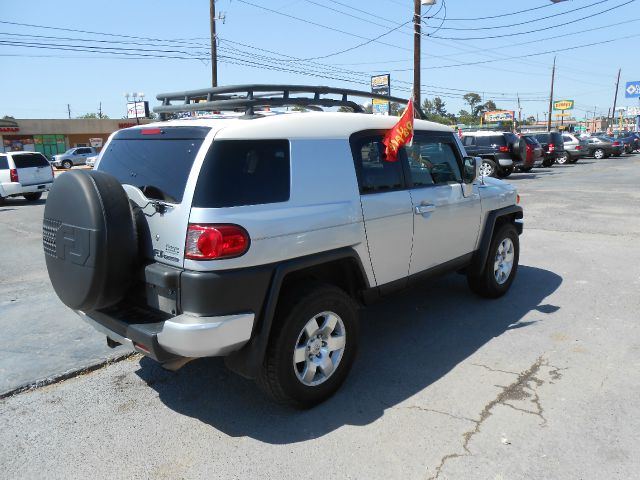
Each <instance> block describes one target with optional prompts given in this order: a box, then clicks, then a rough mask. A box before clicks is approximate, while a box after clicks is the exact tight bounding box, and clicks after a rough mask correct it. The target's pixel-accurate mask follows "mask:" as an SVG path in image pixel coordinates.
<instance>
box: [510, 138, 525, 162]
mask: <svg viewBox="0 0 640 480" xmlns="http://www.w3.org/2000/svg"><path fill="white" fill-rule="evenodd" d="M511 154H512V155H513V156H514V158H515V159H516V160H521V161H523V162H525V161H526V160H527V142H526V141H525V139H524V138H519V139H518V141H517V142H513V143H512V144H511Z"/></svg>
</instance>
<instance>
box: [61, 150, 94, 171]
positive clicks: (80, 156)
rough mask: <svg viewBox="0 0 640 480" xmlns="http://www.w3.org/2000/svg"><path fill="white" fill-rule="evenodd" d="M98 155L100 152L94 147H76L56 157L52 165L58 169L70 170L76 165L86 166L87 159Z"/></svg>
mask: <svg viewBox="0 0 640 480" xmlns="http://www.w3.org/2000/svg"><path fill="white" fill-rule="evenodd" d="M96 155H98V152H97V151H96V149H95V148H93V147H75V148H70V149H69V150H67V151H66V152H64V153H62V154H59V155H54V156H53V160H52V162H51V163H52V164H53V165H54V166H56V167H62V168H66V169H69V168H71V167H73V166H74V165H84V164H86V163H87V158H89V157H94V156H96Z"/></svg>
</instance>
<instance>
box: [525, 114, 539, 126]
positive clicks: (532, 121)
mask: <svg viewBox="0 0 640 480" xmlns="http://www.w3.org/2000/svg"><path fill="white" fill-rule="evenodd" d="M525 122H526V123H528V124H529V125H534V124H535V123H536V117H534V116H533V115H529V116H528V117H527V119H526V120H525Z"/></svg>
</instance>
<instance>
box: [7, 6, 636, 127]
mask: <svg viewBox="0 0 640 480" xmlns="http://www.w3.org/2000/svg"><path fill="white" fill-rule="evenodd" d="M0 5H1V6H2V8H1V9H0V22H12V23H13V24H12V23H0V62H1V65H2V66H1V67H0V71H1V72H2V75H1V77H2V82H1V83H0V116H2V115H13V116H15V117H17V118H66V116H67V104H70V105H71V113H72V116H78V115H81V114H84V113H87V112H97V109H98V105H99V103H100V102H102V109H103V112H104V113H106V114H107V115H109V116H110V117H111V118H120V117H122V116H123V115H125V113H126V108H125V99H124V96H123V94H124V93H125V92H132V91H139V92H144V93H145V94H146V97H147V99H148V100H150V101H151V105H152V106H153V105H156V104H157V102H156V101H155V95H156V94H157V93H159V92H170V91H175V90H185V89H196V88H203V87H207V86H209V85H210V81H211V80H210V75H211V73H210V72H211V67H210V64H209V63H208V60H207V58H208V55H209V53H208V46H207V45H208V36H209V21H208V14H209V2H208V0H183V1H182V2H175V1H169V0H136V1H130V0H129V1H124V0H109V1H92V2H87V1H86V0H85V1H80V0H65V1H63V2H51V1H50V0H21V1H20V2H15V1H9V0H0ZM216 8H217V11H218V12H221V13H222V14H223V15H224V16H225V20H224V22H223V21H218V22H217V29H218V35H219V55H220V63H219V67H218V69H219V74H218V83H219V84H220V85H226V84H239V83H302V84H316V85H331V86H339V87H345V88H355V89H362V90H369V84H368V83H369V76H370V75H371V74H378V73H391V75H392V77H391V85H392V94H393V95H397V96H401V97H407V96H408V95H409V91H410V89H411V82H412V78H413V76H412V70H411V69H412V59H413V53H412V52H413V50H412V48H413V36H412V30H411V29H412V26H411V19H412V15H413V1H412V0H367V1H364V0H351V1H350V0H264V1H261V0H219V1H217V2H216ZM609 9H610V11H608V12H605V10H609ZM522 10H529V11H525V12H520V13H515V12H519V11H522ZM423 15H424V16H425V17H426V18H425V24H426V25H424V28H423V32H424V33H425V34H426V35H424V36H423V38H422V85H423V88H422V98H423V99H424V98H425V97H433V96H435V95H439V96H441V98H442V99H443V100H444V101H445V102H446V108H447V110H449V111H452V112H456V113H457V112H458V111H459V110H460V109H461V108H465V104H464V101H463V100H462V98H461V96H462V95H464V93H466V92H472V91H473V92H477V93H480V94H481V95H482V96H483V97H484V99H485V100H489V99H492V100H494V101H495V102H496V104H497V105H498V107H499V108H504V109H509V110H512V109H516V108H517V101H516V97H517V96H518V95H519V96H520V99H521V105H522V111H523V115H525V116H529V115H533V116H536V115H538V117H539V118H540V120H542V119H543V117H544V116H543V112H545V111H546V110H547V108H548V92H549V86H550V77H551V64H552V62H553V56H554V55H557V70H556V87H555V91H556V93H555V95H554V97H555V99H564V98H567V99H574V100H575V101H576V110H575V111H574V113H575V114H576V116H577V117H579V118H582V117H584V115H585V114H586V113H587V111H588V112H589V113H588V114H589V116H591V115H592V114H593V110H594V108H595V110H596V111H597V112H598V113H600V114H604V115H606V114H607V110H608V108H609V107H611V106H612V103H613V96H614V89H615V80H616V76H617V73H618V68H622V75H621V85H622V87H621V89H620V93H619V95H618V106H626V105H637V104H638V103H637V100H630V99H625V98H624V82H627V81H632V80H640V61H639V57H638V51H639V49H638V45H639V43H640V2H638V1H634V0H631V1H629V0H569V1H565V2H561V3H558V4H552V3H551V2H550V0H532V1H519V2H506V1H504V0H481V1H480V0H448V2H446V0H445V3H443V0H437V3H436V5H435V6H433V7H431V9H430V10H427V7H423ZM430 17H435V18H430ZM479 17H495V18H484V19H480V18H479ZM543 17H550V18H543ZM464 19H471V20H464ZM15 23H19V24H29V25H32V26H25V25H15ZM405 23H406V25H404V26H401V25H402V24H405ZM41 27H49V28H41ZM439 27H440V28H439ZM64 29H67V30H64ZM472 29H474V30H472ZM75 30H84V31H85V32H78V31H75ZM391 30H393V31H391ZM86 32H97V33H86ZM389 32H390V33H389ZM385 33H386V35H384V36H381V35H383V34H385ZM118 35H126V37H120V36H118ZM380 36H381V37H380ZM488 36H494V37H498V38H492V39H489V38H486V37H488ZM377 37H380V38H379V39H378V40H377V41H371V42H369V40H371V39H374V38H377ZM116 42H118V43H116ZM361 44H364V45H361ZM359 45H361V46H359ZM35 46H37V47H41V48H34V47H35ZM42 47H45V48H42ZM79 49H82V50H87V51H78V50H79ZM105 49H110V50H108V51H109V52H114V53H117V55H113V54H109V53H105V52H106V51H107V50H105ZM343 50H348V51H346V52H344V53H339V52H341V51H343ZM552 51H555V52H552ZM544 52H549V53H544ZM125 54H128V55H125ZM141 54H142V55H144V57H143V56H140V55H141ZM158 57H162V58H158ZM178 57H179V58H178ZM300 59H302V60H300Z"/></svg>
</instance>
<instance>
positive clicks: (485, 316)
mask: <svg viewBox="0 0 640 480" xmlns="http://www.w3.org/2000/svg"><path fill="white" fill-rule="evenodd" d="M561 283H562V278H561V277H560V276H558V275H556V274H555V273H553V272H549V271H547V270H542V269H539V268H534V267H527V266H522V265H521V266H520V268H519V270H518V277H517V278H516V281H515V282H514V284H513V286H512V288H511V291H510V292H509V293H508V294H507V295H506V296H505V297H502V298H500V299H498V300H486V299H482V298H479V297H477V296H475V295H473V294H472V293H471V292H470V291H469V290H468V288H467V285H466V280H465V278H464V277H463V276H461V275H457V274H452V275H448V276H446V277H440V278H438V279H433V280H431V281H428V282H425V283H424V284H422V285H420V286H417V287H415V288H412V289H410V290H408V291H406V292H404V293H403V294H400V295H397V296H394V297H392V298H389V299H387V300H384V301H382V302H380V303H377V304H376V305H374V306H370V307H368V308H367V309H366V310H365V311H364V312H363V316H362V321H361V338H360V349H359V357H358V358H357V360H356V362H355V364H354V367H353V370H352V372H351V374H350V376H349V377H348V378H347V381H346V382H345V384H344V385H343V386H342V388H341V389H340V390H339V391H338V393H336V395H335V396H333V397H332V398H331V399H329V400H328V401H326V402H325V403H323V404H321V405H319V406H317V407H315V408H313V409H311V410H307V411H298V410H293V409H290V408H286V407H281V406H278V405H276V404H274V403H273V402H271V401H270V400H269V399H268V398H266V397H265V396H264V395H263V394H262V393H261V392H260V391H259V390H258V388H257V387H256V386H255V384H254V383H253V382H251V381H249V380H246V379H243V378H241V377H239V376H237V375H235V374H233V373H231V372H230V371H228V370H227V369H226V368H225V367H224V363H223V362H222V360H221V359H202V360H198V361H194V362H192V363H190V364H188V365H186V366H185V367H183V368H182V369H181V370H179V371H178V372H176V373H171V372H166V371H164V370H163V369H162V368H161V367H159V366H158V364H157V363H155V362H153V361H152V360H149V359H146V358H145V359H143V360H141V361H140V368H139V369H138V370H137V372H136V374H137V375H138V376H139V377H140V378H141V379H143V380H144V381H145V382H147V384H148V385H149V386H150V387H151V388H153V389H155V390H156V391H157V392H158V395H159V398H160V400H161V401H162V402H163V403H164V404H165V405H166V406H167V407H169V408H171V409H172V410H174V411H176V412H178V413H180V414H182V415H187V416H190V417H193V418H197V419H198V420H200V421H202V422H204V423H206V424H208V425H211V426H212V427H213V428H215V429H217V430H220V431H222V432H224V433H225V434H227V435H230V436H233V437H241V436H247V437H251V438H255V439H257V440H260V441H262V442H266V443H272V444H285V443H292V442H300V441H305V440H309V439H312V438H318V437H321V436H323V435H326V434H327V433H329V432H331V431H333V430H335V429H337V428H340V427H341V426H343V425H347V424H348V425H367V424H370V423H372V422H374V421H375V420H377V419H379V418H380V417H382V415H383V414H384V411H385V409H387V408H390V407H393V406H395V405H397V404H399V403H400V402H403V401H404V400H406V399H408V398H410V397H411V396H413V395H415V394H416V393H418V392H420V391H422V390H424V389H425V388H427V387H429V385H431V384H432V383H434V382H436V381H437V380H438V379H440V378H442V377H443V376H444V375H446V374H447V373H448V372H449V371H451V370H452V369H453V368H454V367H455V366H456V365H457V364H459V363H460V362H462V361H464V360H465V359H466V358H468V357H469V356H470V355H472V354H473V353H474V352H476V351H477V350H478V349H479V348H481V347H482V346H484V345H485V344H486V343H487V342H489V341H490V340H491V339H493V338H494V337H497V336H499V335H501V334H503V333H504V332H505V331H507V330H510V329H516V328H526V327H529V326H532V325H535V323H537V322H539V321H542V320H544V318H545V315H548V314H549V313H552V312H555V311H557V310H558V309H559V307H557V306H555V305H546V304H544V303H543V302H544V299H545V298H546V297H547V296H549V295H550V294H552V293H553V292H554V291H555V290H556V289H558V287H559V286H560V284H561ZM530 312H534V314H533V315H532V316H530V317H529V318H528V319H527V321H522V320H523V318H524V317H525V315H527V314H528V313H530Z"/></svg>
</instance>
